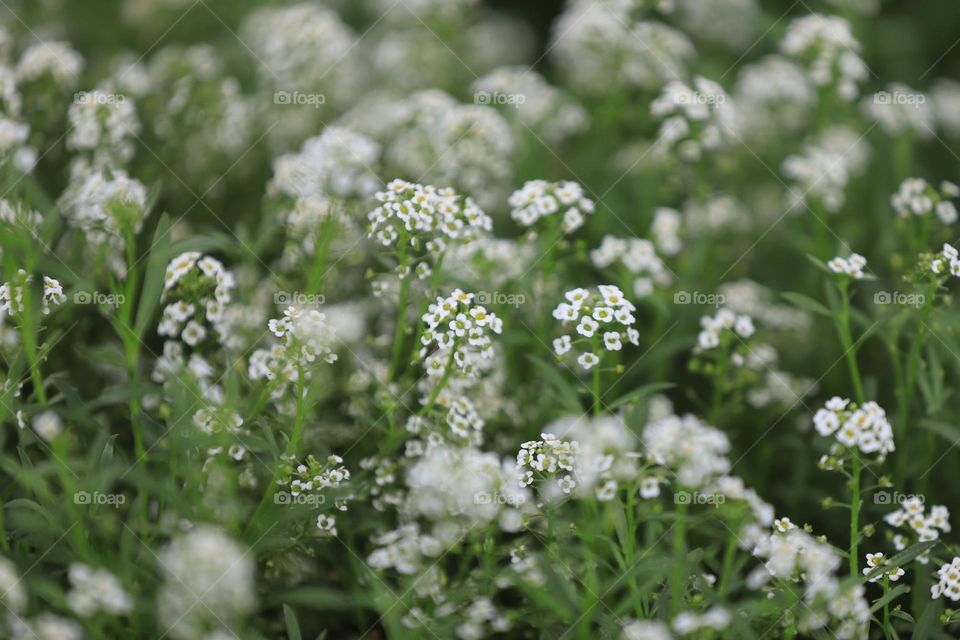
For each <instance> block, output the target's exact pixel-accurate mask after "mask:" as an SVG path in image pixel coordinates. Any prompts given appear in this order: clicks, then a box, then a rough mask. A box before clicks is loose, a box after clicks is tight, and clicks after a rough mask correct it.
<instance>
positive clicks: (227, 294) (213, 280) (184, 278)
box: [157, 251, 235, 347]
mask: <svg viewBox="0 0 960 640" xmlns="http://www.w3.org/2000/svg"><path fill="white" fill-rule="evenodd" d="M234 285H235V282H234V278H233V274H232V273H230V272H229V271H227V270H226V269H225V268H224V267H223V264H222V263H221V262H220V261H219V260H217V259H216V258H212V257H210V256H204V255H203V254H201V253H200V252H198V251H188V252H186V253H181V254H180V255H179V256H177V257H176V258H174V259H173V260H171V261H170V264H169V265H167V270H166V272H165V273H164V276H163V294H162V295H161V300H162V301H165V302H167V301H169V300H171V299H175V300H176V301H175V302H168V304H167V306H166V307H164V309H163V318H162V319H161V321H160V325H159V326H158V327H157V333H158V334H159V335H161V336H167V337H169V338H173V339H176V338H178V337H179V339H180V340H181V341H183V343H184V344H186V345H187V346H189V347H197V346H198V345H200V344H201V343H202V342H204V341H205V340H206V339H207V338H208V337H210V334H209V332H208V325H209V326H212V327H213V329H214V330H215V331H216V333H217V337H218V339H220V340H221V341H222V340H223V339H225V338H226V336H227V333H228V331H229V325H228V324H227V322H226V314H225V313H224V309H225V307H226V306H227V305H228V304H230V301H231V299H232V291H233V288H234Z"/></svg>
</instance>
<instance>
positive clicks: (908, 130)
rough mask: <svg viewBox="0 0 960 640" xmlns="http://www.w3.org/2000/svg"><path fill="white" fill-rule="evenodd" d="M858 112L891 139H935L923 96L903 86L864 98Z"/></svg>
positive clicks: (933, 121) (894, 85)
mask: <svg viewBox="0 0 960 640" xmlns="http://www.w3.org/2000/svg"><path fill="white" fill-rule="evenodd" d="M861 108H862V109H863V113H864V115H865V116H867V117H868V118H870V119H872V120H874V121H875V122H877V123H879V125H880V128H881V129H883V131H884V132H885V133H887V134H888V135H890V136H891V137H896V136H901V135H911V136H914V137H916V138H919V139H921V140H922V139H927V138H931V137H933V135H934V132H933V129H934V127H935V126H936V117H935V115H934V111H933V106H932V105H931V104H930V102H929V101H928V99H927V96H926V95H924V94H923V93H921V92H919V91H916V90H915V89H911V88H910V87H908V86H907V85H905V84H901V83H899V82H894V83H892V84H890V85H889V86H888V87H887V89H886V91H878V92H877V93H875V94H873V95H871V96H867V97H865V98H864V99H863V102H861Z"/></svg>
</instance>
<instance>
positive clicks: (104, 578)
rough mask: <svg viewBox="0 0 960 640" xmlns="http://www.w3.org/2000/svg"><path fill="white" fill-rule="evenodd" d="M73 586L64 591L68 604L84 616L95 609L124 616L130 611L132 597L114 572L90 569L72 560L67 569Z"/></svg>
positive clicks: (88, 615)
mask: <svg viewBox="0 0 960 640" xmlns="http://www.w3.org/2000/svg"><path fill="white" fill-rule="evenodd" d="M67 575H68V577H69V578H70V586H71V587H72V589H71V590H70V593H68V594H67V603H68V604H69V605H70V608H71V609H73V610H74V611H76V612H77V615H79V616H81V617H83V618H89V617H90V616H92V615H94V614H95V613H97V612H98V611H103V612H104V613H108V614H110V615H113V616H125V615H127V614H129V613H130V612H131V611H133V599H132V598H131V597H130V594H128V593H127V592H126V591H124V589H123V585H121V584H120V581H119V580H118V579H117V577H116V576H115V575H113V574H112V573H110V572H109V571H107V570H106V569H93V568H91V567H88V566H87V565H85V564H81V563H79V562H75V563H73V564H71V565H70V570H69V572H68V573H67Z"/></svg>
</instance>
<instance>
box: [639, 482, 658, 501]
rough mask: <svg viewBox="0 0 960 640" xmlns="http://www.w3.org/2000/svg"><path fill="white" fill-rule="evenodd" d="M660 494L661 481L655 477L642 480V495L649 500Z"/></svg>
mask: <svg viewBox="0 0 960 640" xmlns="http://www.w3.org/2000/svg"><path fill="white" fill-rule="evenodd" d="M659 495H660V482H659V481H658V480H657V479H656V478H653V477H649V478H644V479H643V480H641V481H640V497H641V498H643V499H645V500H649V499H651V498H656V497H657V496H659Z"/></svg>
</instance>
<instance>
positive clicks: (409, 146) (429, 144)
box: [383, 89, 515, 207]
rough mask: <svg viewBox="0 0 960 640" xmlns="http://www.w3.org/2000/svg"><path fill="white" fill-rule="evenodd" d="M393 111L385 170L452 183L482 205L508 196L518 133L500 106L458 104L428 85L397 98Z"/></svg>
mask: <svg viewBox="0 0 960 640" xmlns="http://www.w3.org/2000/svg"><path fill="white" fill-rule="evenodd" d="M390 110H391V113H389V114H388V115H387V117H386V118H385V121H386V122H387V123H389V126H386V131H384V132H383V135H384V137H385V138H387V140H388V142H387V143H386V145H385V146H386V152H385V154H384V159H385V164H386V165H387V167H388V171H385V173H387V174H388V175H389V174H392V175H410V176H420V177H419V178H418V180H422V181H424V182H430V183H433V184H443V185H448V186H451V187H454V188H456V189H457V190H458V191H461V192H463V193H469V194H472V195H473V196H474V198H476V199H477V201H478V202H479V203H480V205H481V206H483V207H493V206H497V205H499V204H500V202H501V200H502V199H503V198H504V197H506V192H505V191H506V188H507V184H508V181H509V180H510V177H511V176H512V163H511V157H512V154H513V150H514V146H515V136H514V134H513V130H512V129H511V127H510V124H509V123H508V122H507V120H506V119H505V118H504V117H503V116H502V115H501V114H500V112H499V111H498V110H497V109H495V108H493V107H490V106H484V105H477V104H466V105H464V104H460V103H458V102H457V101H456V99H454V98H453V97H452V96H450V95H449V94H447V93H444V92H443V91H439V90H437V89H430V90H426V91H420V92H418V93H415V94H413V95H411V96H409V97H408V98H407V99H406V100H402V101H401V102H400V103H399V104H396V103H395V102H394V103H393V104H392V105H391V107H390Z"/></svg>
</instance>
